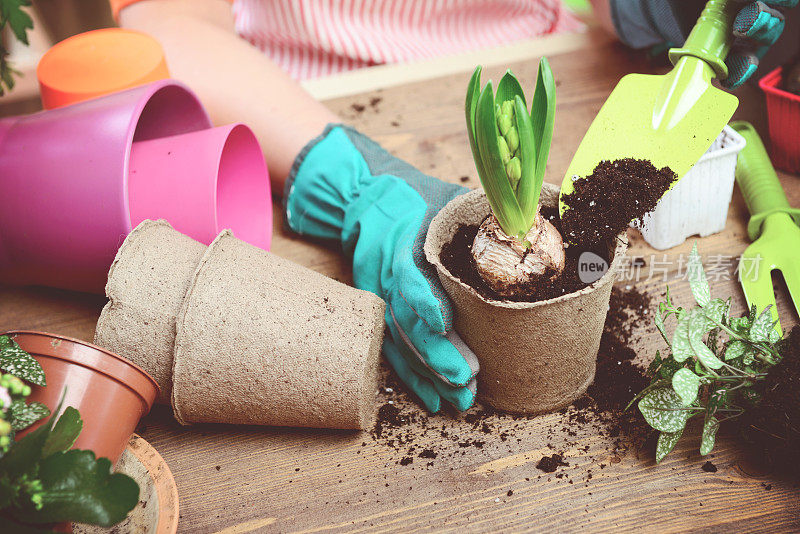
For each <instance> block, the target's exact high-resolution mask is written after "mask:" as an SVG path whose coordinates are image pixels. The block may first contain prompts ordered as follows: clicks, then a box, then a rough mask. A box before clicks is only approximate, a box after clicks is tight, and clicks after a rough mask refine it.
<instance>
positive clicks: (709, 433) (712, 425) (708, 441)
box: [700, 417, 719, 456]
mask: <svg viewBox="0 0 800 534" xmlns="http://www.w3.org/2000/svg"><path fill="white" fill-rule="evenodd" d="M717 430H719V421H718V420H717V418H716V417H709V418H707V419H706V421H705V424H703V437H702V438H701V439H700V454H701V455H703V456H705V455H706V454H708V453H710V452H711V449H713V448H714V442H715V441H716V438H717Z"/></svg>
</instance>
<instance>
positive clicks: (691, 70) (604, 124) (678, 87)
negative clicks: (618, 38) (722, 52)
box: [559, 56, 739, 214]
mask: <svg viewBox="0 0 800 534" xmlns="http://www.w3.org/2000/svg"><path fill="white" fill-rule="evenodd" d="M713 77H714V71H713V69H712V68H711V67H710V66H709V65H708V64H707V63H706V62H704V61H702V60H700V59H698V58H696V57H691V56H686V57H683V58H681V59H680V60H679V61H678V63H677V64H676V66H675V68H673V69H672V71H671V72H669V73H668V74H665V75H647V74H629V75H627V76H625V77H623V78H622V79H621V80H620V81H619V83H618V84H617V86H616V88H615V89H614V91H613V92H612V93H611V95H610V96H609V97H608V100H606V103H605V104H604V105H603V107H602V108H601V109H600V112H599V113H598V114H597V117H596V118H595V119H594V122H592V124H591V126H590V127H589V130H588V131H587V132H586V135H585V136H584V137H583V141H581V144H580V146H579V147H578V150H577V152H576V153H575V156H574V157H573V158H572V163H571V164H570V166H569V168H568V169H567V172H566V175H565V176H564V180H563V183H562V184H561V202H560V203H559V209H560V212H561V213H562V214H563V213H564V210H565V209H567V206H566V205H565V204H564V202H563V198H564V195H567V194H569V193H571V192H572V191H573V180H574V179H576V178H580V177H585V176H588V175H590V174H591V173H592V171H593V170H594V168H595V167H596V166H597V165H598V163H600V162H601V161H603V160H609V161H614V160H617V159H623V158H634V159H643V160H649V161H651V162H652V163H653V165H655V166H656V167H657V168H659V169H660V168H662V167H669V168H670V169H672V170H673V171H674V172H675V174H676V175H677V176H678V177H679V178H680V177H683V175H684V174H686V172H687V171H688V170H689V169H690V168H691V167H692V165H694V164H695V163H696V162H697V160H698V159H700V157H701V156H702V155H703V153H705V151H706V150H708V148H709V147H710V146H711V143H712V142H713V140H714V139H715V138H716V137H717V135H719V133H720V132H721V131H722V128H723V127H724V126H725V124H727V122H728V121H729V120H730V118H731V116H732V115H733V112H734V111H735V110H736V106H737V105H738V103H739V101H738V99H737V98H736V97H735V96H733V95H731V94H730V93H726V92H725V91H723V90H722V89H719V88H717V87H714V86H713V85H712V84H711V79H712V78H713ZM673 185H674V184H673Z"/></svg>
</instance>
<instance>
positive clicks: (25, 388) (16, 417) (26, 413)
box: [0, 336, 50, 457]
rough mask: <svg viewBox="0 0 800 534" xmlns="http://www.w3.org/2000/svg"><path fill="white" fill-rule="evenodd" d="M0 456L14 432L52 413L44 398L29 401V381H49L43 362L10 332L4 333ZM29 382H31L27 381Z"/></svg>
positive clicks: (0, 342)
mask: <svg viewBox="0 0 800 534" xmlns="http://www.w3.org/2000/svg"><path fill="white" fill-rule="evenodd" d="M0 371H2V372H0V457H2V455H3V453H5V451H6V450H8V447H9V445H10V444H11V441H12V440H13V438H14V434H15V433H16V432H18V431H20V430H23V429H25V428H28V427H29V426H31V425H32V424H33V423H35V422H36V421H38V420H40V419H42V418H44V417H47V416H48V415H50V410H49V409H48V408H47V406H45V405H44V404H42V403H40V402H31V403H28V402H27V401H26V399H27V398H28V395H30V394H31V387H30V385H29V384H33V385H36V386H44V385H46V382H45V378H44V371H43V370H42V366H41V365H39V362H37V361H36V359H35V358H33V357H32V356H31V355H30V354H28V353H27V352H25V351H24V350H22V348H20V346H19V345H18V344H17V343H16V342H15V341H14V340H13V339H11V338H10V337H8V336H0ZM26 382H27V383H26Z"/></svg>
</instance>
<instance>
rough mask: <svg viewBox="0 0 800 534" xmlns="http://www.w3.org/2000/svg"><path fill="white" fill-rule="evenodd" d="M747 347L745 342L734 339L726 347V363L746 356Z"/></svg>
mask: <svg viewBox="0 0 800 534" xmlns="http://www.w3.org/2000/svg"><path fill="white" fill-rule="evenodd" d="M746 348H747V345H745V344H744V342H742V341H739V340H738V339H734V340H733V341H730V342H729V343H728V345H727V346H726V347H725V361H730V360H735V359H736V358H739V357H741V356H742V354H744V351H745V349H746Z"/></svg>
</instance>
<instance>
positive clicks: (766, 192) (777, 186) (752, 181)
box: [730, 121, 800, 240]
mask: <svg viewBox="0 0 800 534" xmlns="http://www.w3.org/2000/svg"><path fill="white" fill-rule="evenodd" d="M730 126H731V128H733V129H734V130H736V131H737V132H739V134H740V135H741V136H742V137H744V139H745V141H747V145H746V146H745V147H744V148H743V149H742V151H741V152H739V159H738V160H737V163H736V183H737V184H739V189H740V190H741V191H742V196H743V197H744V201H745V203H746V204H747V210H748V211H749V212H750V222H749V223H748V224H747V233H748V235H749V236H750V239H751V240H755V239H756V238H757V237H758V236H759V235H761V225H762V223H763V222H764V219H766V218H767V217H768V216H769V215H772V214H773V213H788V214H789V215H791V217H792V218H793V219H794V221H795V223H797V224H800V209H796V208H792V207H791V206H789V199H787V198H786V193H785V192H784V191H783V187H782V186H781V182H780V180H779V179H778V175H777V174H776V173H775V169H774V168H773V167H772V162H771V161H770V159H769V156H768V155H767V150H766V149H765V148H764V143H762V142H761V137H759V135H758V132H756V129H755V128H753V125H752V124H750V123H749V122H745V121H733V122H731V124H730Z"/></svg>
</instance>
